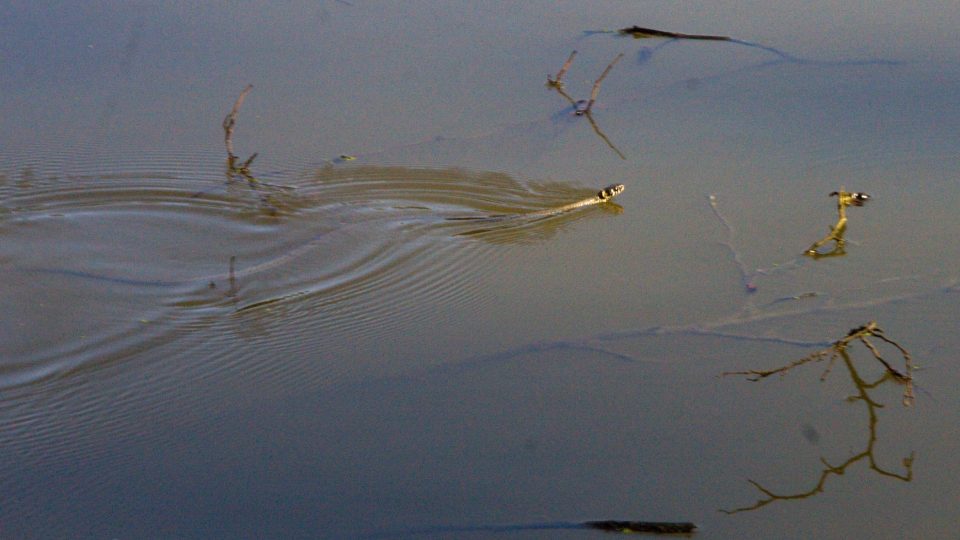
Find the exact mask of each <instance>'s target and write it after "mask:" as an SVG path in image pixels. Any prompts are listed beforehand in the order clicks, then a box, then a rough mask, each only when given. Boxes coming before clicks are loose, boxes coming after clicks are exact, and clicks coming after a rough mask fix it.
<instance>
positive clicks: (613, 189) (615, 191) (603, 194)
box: [597, 184, 626, 201]
mask: <svg viewBox="0 0 960 540" xmlns="http://www.w3.org/2000/svg"><path fill="white" fill-rule="evenodd" d="M624 189H626V186H624V185H623V184H612V185H609V186H607V187H605V188H603V189H601V190H600V191H599V192H597V198H598V199H600V200H601V201H609V200H610V199H612V198H614V197H616V196H617V195H619V194H621V193H623V190H624Z"/></svg>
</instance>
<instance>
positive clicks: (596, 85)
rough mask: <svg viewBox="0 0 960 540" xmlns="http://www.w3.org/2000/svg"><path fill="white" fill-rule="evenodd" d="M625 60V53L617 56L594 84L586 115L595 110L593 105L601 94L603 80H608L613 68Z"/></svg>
mask: <svg viewBox="0 0 960 540" xmlns="http://www.w3.org/2000/svg"><path fill="white" fill-rule="evenodd" d="M621 58H623V53H620V54H618V55H617V57H616V58H614V59H613V61H612V62H610V65H608V66H607V69H605V70H603V73H601V74H600V78H598V79H597V80H596V82H594V83H593V90H591V91H590V101H589V102H588V103H587V109H586V111H584V113H585V114H589V113H590V110H591V109H593V103H594V102H595V101H597V95H599V94H600V83H602V82H603V79H605V78H607V74H609V73H610V70H611V69H613V66H615V65H616V64H617V62H619V61H620V59H621Z"/></svg>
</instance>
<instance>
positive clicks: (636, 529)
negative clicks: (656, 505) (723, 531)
mask: <svg viewBox="0 0 960 540" xmlns="http://www.w3.org/2000/svg"><path fill="white" fill-rule="evenodd" d="M583 526H584V527H587V528H588V529H599V530H601V531H609V532H618V533H659V534H688V533H692V532H693V531H694V530H695V529H696V528H697V526H696V525H694V524H693V523H690V522H688V521H681V522H673V521H586V522H584V523H583Z"/></svg>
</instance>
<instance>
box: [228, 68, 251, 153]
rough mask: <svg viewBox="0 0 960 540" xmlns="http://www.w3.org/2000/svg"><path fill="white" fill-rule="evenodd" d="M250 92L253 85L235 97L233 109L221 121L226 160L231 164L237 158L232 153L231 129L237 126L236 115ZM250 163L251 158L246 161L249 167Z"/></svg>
mask: <svg viewBox="0 0 960 540" xmlns="http://www.w3.org/2000/svg"><path fill="white" fill-rule="evenodd" d="M251 90H253V85H252V84H248V85H247V86H246V88H244V89H243V91H241V92H240V95H239V96H237V101H235V102H234V103H233V108H232V109H230V112H229V113H227V116H226V118H224V119H223V140H224V143H225V144H226V146H227V158H228V159H229V160H230V161H231V164H232V163H233V162H234V161H236V159H237V156H236V155H235V154H234V153H233V129H234V127H236V125H237V115H238V114H240V107H241V106H242V105H243V100H244V99H246V98H247V94H249V93H250V91H251ZM254 155H256V154H254ZM252 161H253V156H251V157H250V159H248V160H247V164H248V165H249V164H250V162H252Z"/></svg>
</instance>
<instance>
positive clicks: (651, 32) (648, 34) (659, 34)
mask: <svg viewBox="0 0 960 540" xmlns="http://www.w3.org/2000/svg"><path fill="white" fill-rule="evenodd" d="M617 32H618V33H620V34H623V35H625V36H633V37H634V39H648V38H669V39H701V40H709V41H730V40H731V38H729V37H727V36H708V35H702V34H680V33H677V32H666V31H664V30H655V29H653V28H643V27H641V26H636V25H634V26H631V27H629V28H621V29H620V30H617Z"/></svg>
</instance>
